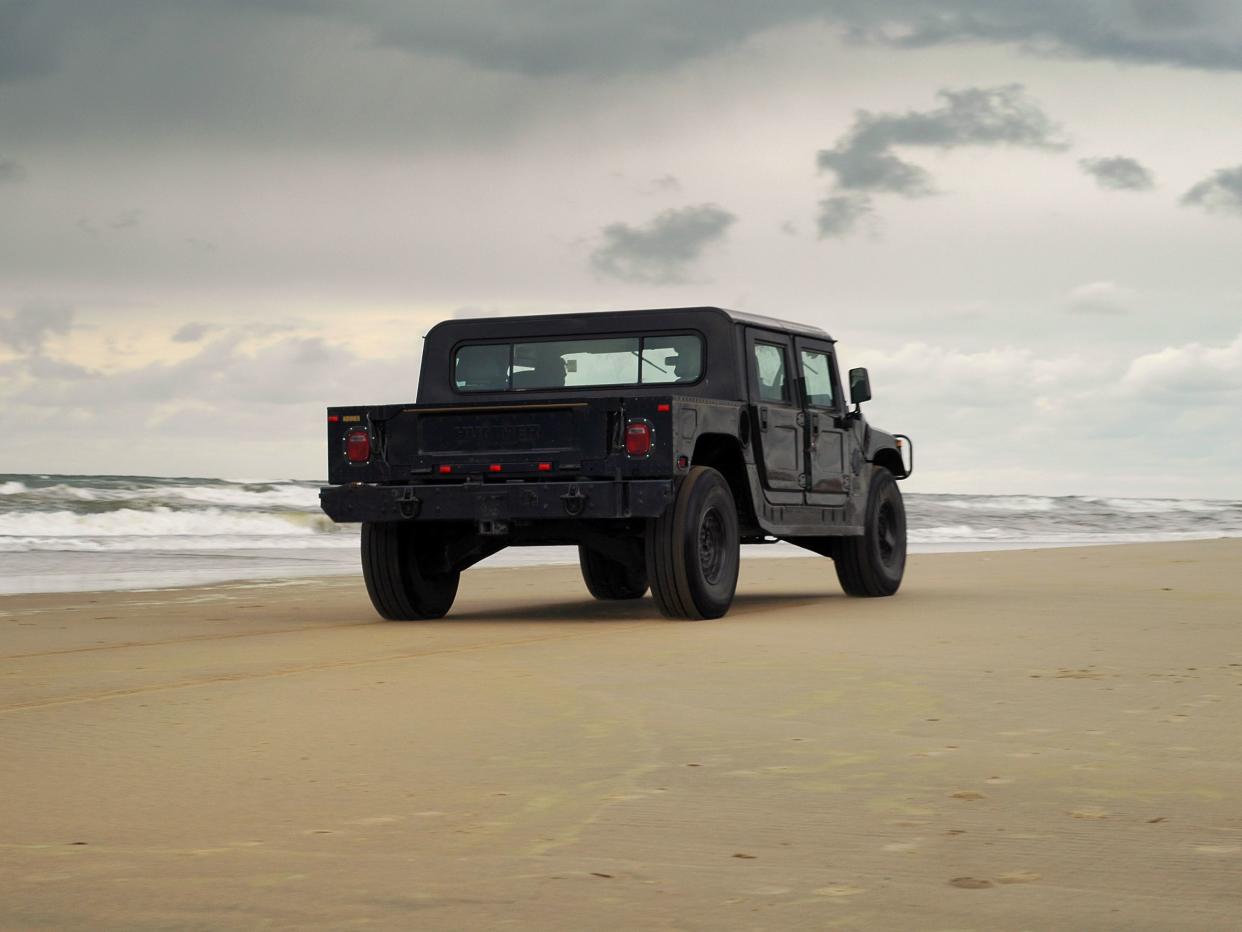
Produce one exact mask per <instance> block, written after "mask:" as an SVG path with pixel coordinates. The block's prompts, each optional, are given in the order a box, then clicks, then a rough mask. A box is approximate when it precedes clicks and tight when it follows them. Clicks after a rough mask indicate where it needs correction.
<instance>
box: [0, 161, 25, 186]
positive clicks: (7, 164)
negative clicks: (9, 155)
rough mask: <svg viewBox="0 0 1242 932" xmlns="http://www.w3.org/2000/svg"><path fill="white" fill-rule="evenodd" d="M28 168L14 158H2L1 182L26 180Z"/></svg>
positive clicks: (0, 168)
mask: <svg viewBox="0 0 1242 932" xmlns="http://www.w3.org/2000/svg"><path fill="white" fill-rule="evenodd" d="M25 178H26V169H24V168H22V167H21V165H19V164H18V163H17V162H14V161H13V160H12V159H0V184H5V183H6V182H11V181H24V180H25Z"/></svg>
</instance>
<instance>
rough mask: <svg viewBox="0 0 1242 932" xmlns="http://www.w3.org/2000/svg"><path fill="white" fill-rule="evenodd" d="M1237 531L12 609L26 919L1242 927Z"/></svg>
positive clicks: (4, 844) (10, 901)
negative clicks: (680, 605)
mask: <svg viewBox="0 0 1242 932" xmlns="http://www.w3.org/2000/svg"><path fill="white" fill-rule="evenodd" d="M1240 570H1242V541H1211V542H1193V543H1177V544H1154V545H1134V546H1119V547H1100V548H1085V549H1078V550H1043V551H1024V552H1008V553H984V554H939V555H924V556H917V557H914V558H912V560H911V565H910V568H909V572H908V575H907V580H906V586H905V588H904V589H903V590H902V592H901V594H900V595H898V596H897V597H896V598H893V599H879V600H855V599H847V598H846V597H844V596H843V595H842V594H841V593H840V590H839V589H838V587H837V585H836V582H835V578H834V576H833V574H832V567H831V564H830V563H829V562H828V561H827V560H821V559H815V558H809V559H791V560H754V561H747V562H745V563H744V565H743V571H742V580H741V584H740V586H739V593H738V598H737V602H736V604H735V606H734V608H733V611H732V612H731V614H729V615H728V616H727V617H726V618H724V619H722V620H720V621H715V622H668V621H664V620H662V619H660V618H659V617H658V616H657V615H656V613H655V611H654V609H653V607H652V604H651V602H650V600H649V599H648V600H645V601H643V602H640V603H636V604H633V603H632V604H602V603H596V602H593V601H592V600H590V599H589V597H588V596H587V594H586V591H585V588H584V587H583V585H582V583H581V580H580V579H579V578H578V575H577V571H576V569H575V568H569V567H548V568H539V569H530V568H517V569H494V570H478V571H475V572H472V573H468V574H467V575H466V576H465V577H464V579H463V588H462V595H461V597H460V598H459V600H458V603H457V606H456V608H455V610H454V612H453V614H452V615H451V616H450V617H449V619H447V620H445V621H440V622H427V623H415V624H394V623H383V622H378V621H377V620H376V619H375V618H374V617H373V615H372V614H371V610H370V607H369V605H368V603H367V601H366V596H365V593H364V591H363V589H362V586H361V584H360V582H359V581H357V580H354V579H348V578H336V579H333V578H325V579H320V580H311V581H305V580H300V581H297V582H295V583H285V584H272V583H262V584H229V585H220V586H213V587H205V588H199V589H178V590H162V591H153V592H141V593H134V592H130V593H102V594H76V595H75V594H70V595H65V594H58V595H42V596H15V597H8V598H4V599H0V631H2V632H3V641H2V642H0V643H2V646H3V650H2V653H3V655H4V656H3V663H2V664H0V926H3V927H4V928H75V927H76V928H92V929H99V928H112V929H148V928H170V929H171V928H176V929H230V928H255V927H264V928H292V927H298V928H313V927H321V928H328V927H330V928H352V927H376V928H419V929H493V928H510V929H532V930H542V929H575V930H577V929H621V928H644V929H702V930H708V929H721V928H730V929H734V928H736V929H825V928H845V929H853V928H858V929H988V930H994V929H1015V930H1016V929H1051V928H1057V929H1088V928H1090V929H1126V930H1133V929H1178V930H1188V929H1227V928H1237V927H1239V926H1240V925H1242V572H1240Z"/></svg>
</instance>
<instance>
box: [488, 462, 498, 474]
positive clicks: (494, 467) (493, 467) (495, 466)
mask: <svg viewBox="0 0 1242 932" xmlns="http://www.w3.org/2000/svg"><path fill="white" fill-rule="evenodd" d="M500 468H501V467H500V464H499V463H492V465H490V466H488V467H487V471H488V472H500Z"/></svg>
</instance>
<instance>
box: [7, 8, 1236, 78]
mask: <svg viewBox="0 0 1242 932" xmlns="http://www.w3.org/2000/svg"><path fill="white" fill-rule="evenodd" d="M187 11H188V12H189V13H190V14H191V19H187V20H183V21H182V22H181V23H180V26H181V27H182V28H185V27H187V26H188V25H190V24H191V23H192V22H194V21H195V20H194V18H197V21H198V22H204V21H208V20H216V21H223V20H227V21H231V22H232V23H233V25H234V27H235V29H236V34H237V37H238V41H239V43H240V42H242V41H243V39H244V37H245V35H246V34H249V33H251V32H253V30H254V28H255V18H256V16H263V17H268V18H270V17H280V18H289V19H301V20H306V19H312V18H313V19H318V20H320V21H329V22H334V23H336V24H338V25H339V26H343V27H344V29H343V30H342V31H341V36H340V38H341V41H342V42H343V43H344V42H348V43H349V44H351V45H352V44H356V43H357V40H358V39H359V38H361V39H362V40H363V41H364V42H369V43H370V44H371V45H373V46H379V47H385V48H390V49H399V50H401V51H404V52H407V53H411V54H413V55H415V56H420V57H431V58H452V59H456V60H459V61H463V62H466V63H468V64H470V65H472V66H474V67H476V68H480V69H483V70H487V71H496V72H507V73H516V74H523V75H531V76H549V75H564V74H596V75H618V74H627V73H637V72H644V71H658V70H664V69H667V68H673V67H677V66H678V65H681V64H683V63H685V62H687V61H691V60H694V59H697V58H702V57H704V56H707V55H711V54H713V53H716V52H719V51H722V50H726V49H729V48H733V47H736V46H738V45H740V44H742V43H744V42H746V41H747V40H748V39H750V38H751V37H753V36H755V35H757V34H759V33H761V32H764V31H766V30H770V29H774V28H780V27H786V26H794V25H799V24H808V23H825V24H827V25H829V26H831V27H834V28H836V29H838V30H840V31H841V32H842V33H843V34H845V35H846V36H847V37H849V38H851V39H853V40H854V41H857V42H870V43H879V44H885V45H888V46H892V47H898V48H917V47H925V46H934V45H945V44H955V43H964V42H981V43H1002V44H1008V45H1017V46H1018V47H1019V48H1021V49H1023V50H1024V51H1026V52H1029V53H1032V54H1041V55H1054V56H1059V57H1074V58H1088V59H1106V60H1112V61H1125V62H1138V63H1157V64H1167V65H1174V66H1179V67H1189V68H1204V69H1215V70H1237V69H1242V7H1240V6H1239V4H1237V3H1236V2H1234V0H1085V2H1084V0H1041V2H1038V3H1034V2H1031V0H940V2H936V3H927V2H924V0H768V2H766V3H763V4H759V3H733V4H722V3H719V2H717V0H680V2H667V0H632V2H629V3H625V4H616V3H594V4H584V3H582V2H580V0H457V2H454V3H439V2H430V0H424V2H410V0H213V2H211V3H204V2H201V0H163V2H157V0H109V2H108V3H106V4H101V3H92V2H87V0H0V82H3V81H14V80H21V79H24V78H30V77H34V76H38V75H43V74H46V73H47V72H49V71H52V70H54V69H55V68H56V67H57V66H58V65H60V64H63V59H64V56H65V55H66V53H67V51H68V50H69V49H70V48H73V49H74V51H75V52H76V51H77V44H76V43H74V42H71V41H70V36H71V34H73V33H75V32H76V33H77V34H78V35H77V36H76V37H75V38H82V37H85V36H87V34H88V33H99V32H108V31H109V30H119V33H120V34H122V35H124V36H125V37H126V38H128V39H129V40H130V42H131V44H132V43H133V42H134V41H135V40H136V41H138V42H142V41H145V40H148V39H149V37H150V36H151V35H158V32H154V31H152V30H151V27H152V26H153V25H154V24H157V23H158V22H159V21H160V20H162V19H164V18H166V17H168V16H169V15H172V16H174V17H175V16H177V15H178V14H179V13H185V12H187ZM346 30H347V31H346ZM194 38H195V36H192V35H186V36H185V39H186V40H193V39H194ZM230 64H231V62H230V60H229V59H228V58H227V57H225V58H222V59H221V61H220V63H219V67H220V68H221V69H227V68H228V67H229V66H230Z"/></svg>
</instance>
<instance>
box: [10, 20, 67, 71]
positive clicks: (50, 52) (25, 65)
mask: <svg viewBox="0 0 1242 932" xmlns="http://www.w3.org/2000/svg"><path fill="white" fill-rule="evenodd" d="M68 13H69V11H68V10H63V9H62V10H49V9H48V4H46V3H44V4H40V3H39V2H38V0H0V83H3V82H5V81H20V80H23V79H25V78H33V77H37V76H38V75H41V74H46V73H47V72H48V71H51V70H52V68H53V67H54V65H55V63H56V49H57V46H58V45H59V42H60V38H61V36H62V35H63V33H64V32H65V31H66V30H67V28H68V19H69V16H68Z"/></svg>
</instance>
